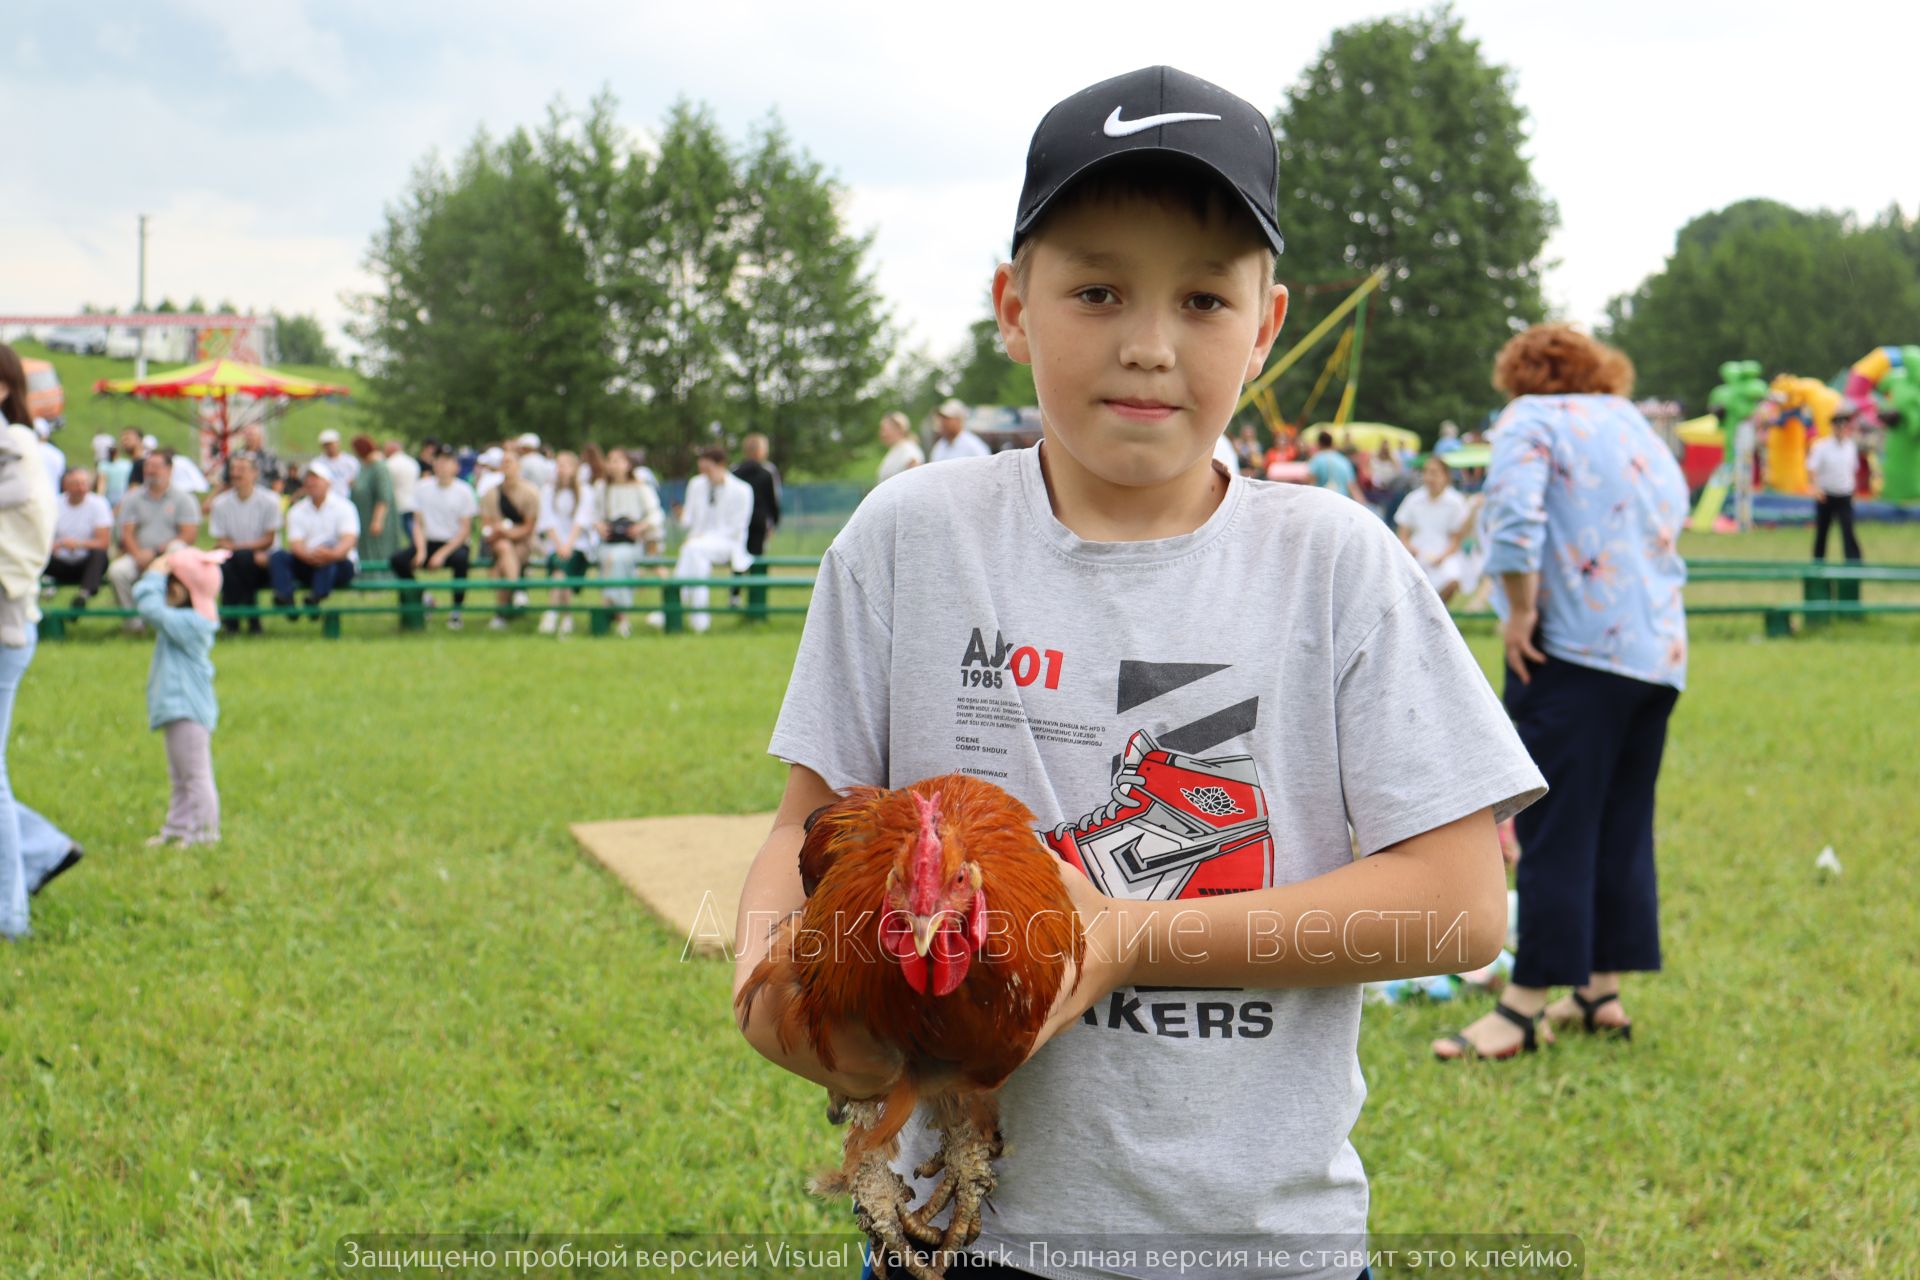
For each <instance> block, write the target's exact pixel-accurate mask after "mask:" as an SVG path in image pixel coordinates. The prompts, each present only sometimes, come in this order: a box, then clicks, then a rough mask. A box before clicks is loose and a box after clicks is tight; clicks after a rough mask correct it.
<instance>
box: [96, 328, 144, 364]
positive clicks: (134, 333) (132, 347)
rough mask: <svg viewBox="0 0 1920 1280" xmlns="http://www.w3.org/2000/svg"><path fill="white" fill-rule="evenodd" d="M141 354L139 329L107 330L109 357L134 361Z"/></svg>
mask: <svg viewBox="0 0 1920 1280" xmlns="http://www.w3.org/2000/svg"><path fill="white" fill-rule="evenodd" d="M139 354H140V331H139V330H138V329H127V328H120V329H109V330H107V355H109V356H111V357H112V358H113V359H115V360H132V359H134V358H135V357H137V356H138V355H139ZM149 354H151V352H149Z"/></svg>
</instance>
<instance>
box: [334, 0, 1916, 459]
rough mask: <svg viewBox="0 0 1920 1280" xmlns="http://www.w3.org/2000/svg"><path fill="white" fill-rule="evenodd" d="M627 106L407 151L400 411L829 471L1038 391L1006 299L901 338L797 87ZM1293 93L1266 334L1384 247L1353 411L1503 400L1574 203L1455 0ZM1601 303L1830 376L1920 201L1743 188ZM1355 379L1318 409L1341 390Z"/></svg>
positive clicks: (1911, 320)
mask: <svg viewBox="0 0 1920 1280" xmlns="http://www.w3.org/2000/svg"><path fill="white" fill-rule="evenodd" d="M615 107H616V103H615V102H614V100H613V99H612V98H611V97H609V96H605V95H603V96H602V97H600V98H598V99H596V100H595V101H594V102H593V103H591V104H590V105H589V107H588V108H587V109H586V110H584V111H570V110H568V109H566V108H564V107H558V108H555V109H554V110H553V111H552V112H551V113H550V114H549V118H548V120H547V121H546V123H545V125H544V126H543V127H542V128H540V129H538V130H532V131H529V130H525V129H521V130H516V131H515V132H513V133H512V134H510V135H508V136H507V137H505V138H503V139H499V140H494V139H490V138H488V137H486V136H485V135H481V136H479V137H476V138H475V139H474V141H473V143H472V144H471V145H470V146H469V147H468V148H467V149H466V151H465V152H463V153H462V154H461V155H460V156H459V157H457V158H456V159H455V160H454V161H453V162H452V163H451V164H443V163H442V162H441V161H440V160H438V159H437V158H435V157H429V158H428V159H427V160H426V161H424V162H423V163H422V164H421V165H420V166H419V168H418V169H417V170H416V172H415V174H414V175H413V178H412V180H411V182H410V183H409V184H408V187H407V189H406V190H405V191H404V192H403V193H402V195H401V197H400V198H399V200H397V201H396V202H395V204H394V205H393V206H392V207H391V208H390V209H389V210H388V212H387V216H386V218H385V221H384V224H383V226H382V228H381V229H380V231H379V232H378V233H377V234H376V235H375V237H374V240H373V243H372V246H371V248H370V250H369V254H368V265H369V268H370V270H371V271H372V272H373V274H374V275H375V277H376V278H377V279H378V281H379V287H378V288H377V289H376V290H374V291H373V292H371V293H369V294H367V295H365V296H363V297H360V298H358V299H357V300H355V303H354V305H355V311H356V315H357V319H356V321H355V323H354V325H353V326H352V327H351V329H350V332H352V333H353V334H354V336H355V337H356V338H357V339H358V340H359V341H360V342H361V343H362V344H363V346H364V348H365V352H366V354H365V357H364V359H363V361H362V367H363V371H365V372H366V373H368V375H369V380H370V390H371V393H372V395H371V398H372V401H373V407H374V410H375V412H377V413H378V414H379V415H380V416H381V417H382V418H383V420H385V421H386V422H387V424H388V425H389V426H391V427H393V428H395V429H398V430H401V431H403V432H405V433H407V434H409V435H412V436H414V437H416V438H417V437H421V436H428V435H439V436H447V437H453V438H459V439H465V440H477V439H481V438H496V437H500V436H505V435H509V434H517V433H518V432H520V431H524V430H533V431H537V432H538V433H539V434H540V435H541V436H542V437H543V438H546V439H551V440H556V441H560V442H563V443H570V442H577V441H580V440H584V439H586V438H588V437H589V436H595V437H598V438H601V439H615V438H618V439H622V440H630V441H635V442H639V443H643V444H647V445H649V446H652V447H654V448H656V449H657V450H659V451H660V454H661V456H662V458H663V459H664V460H665V461H667V462H668V463H669V464H670V465H685V464H686V462H687V460H688V458H689V457H690V455H691V453H692V452H693V451H694V450H695V449H696V448H698V447H699V446H700V445H702V444H705V443H707V442H708V441H710V440H712V439H713V438H714V434H715V431H716V429H718V430H719V431H721V432H723V433H724V434H725V435H726V436H728V437H732V438H737V437H738V436H739V435H741V434H744V433H745V432H748V431H759V432H763V433H764V434H766V435H767V436H769V437H770V438H771V440H772V442H773V447H774V450H775V453H776V456H778V457H779V458H780V459H781V461H782V462H783V464H785V465H788V466H791V467H798V468H801V469H808V468H813V467H818V468H822V469H826V468H830V467H831V466H832V464H833V463H834V461H835V460H837V459H838V458H840V457H842V456H843V455H844V453H845V452H846V448H847V446H848V444H849V443H851V442H853V441H855V440H860V441H864V440H865V439H866V437H867V435H868V434H869V424H870V423H871V421H872V419H873V418H874V417H876V416H877V412H878V410H879V409H880V408H882V407H886V408H892V407H904V408H906V409H907V410H908V411H909V412H910V413H913V414H915V415H918V414H921V413H924V412H925V411H926V410H928V409H930V408H931V407H932V405H933V404H934V403H936V402H937V401H938V400H939V399H941V398H943V397H945V396H948V395H955V396H958V397H959V398H960V399H962V400H964V401H967V402H968V403H970V404H1032V403H1034V390H1033V378H1032V375H1031V372H1030V371H1029V370H1027V369H1025V368H1023V367H1020V366H1017V365H1014V364H1013V363H1012V362H1011V361H1009V360H1008V359H1007V357H1006V355H1005V352H1004V351H1003V350H1002V348H1001V346H1000V342H999V336H998V332H997V329H996V326H995V324H994V322H993V319H992V316H991V312H990V308H985V310H986V312H987V313H986V314H984V315H983V316H982V318H981V319H980V320H978V321H976V323H975V324H974V325H973V326H972V328H971V329H970V331H969V333H968V336H967V340H966V341H965V342H964V343H963V344H961V346H960V347H959V348H958V349H956V350H954V351H952V352H949V353H944V354H936V353H932V352H929V351H927V350H925V349H921V350H916V351H897V350H896V349H895V348H896V340H895V339H896V335H895V333H894V331H893V329H892V327H891V326H890V323H889V318H888V315H887V313H886V310H885V307H884V306H883V304H882V302H881V300H880V298H879V296H878V294H877V292H876V290H875V288H874V285H873V280H872V275H871V271H870V268H869V266H868V261H867V258H868V251H869V247H870V237H864V236H860V235H856V234H854V233H853V232H852V231H851V230H849V228H848V227H847V225H846V222H845V219H844V218H843V216H842V213H841V202H842V195H843V192H842V190H841V188H840V187H839V185H838V184H837V183H836V182H835V181H834V180H833V179H832V178H831V177H830V176H829V175H827V174H826V173H825V172H824V170H823V169H822V167H821V165H820V164H819V162H818V161H816V160H814V159H813V158H812V157H810V156H809V155H808V154H807V153H806V152H805V151H804V150H803V149H801V148H800V147H798V146H797V145H796V144H795V143H794V142H793V140H792V139H791V138H790V137H789V136H788V135H787V133H786V131H785V129H784V128H783V127H782V125H781V123H780V121H779V119H778V117H777V116H769V117H768V118H767V119H766V120H765V121H763V122H762V123H761V124H759V125H757V126H755V127H754V128H753V129H752V130H750V131H749V133H748V135H747V137H746V138H745V139H744V141H743V142H742V143H740V144H739V145H735V144H734V143H732V142H731V141H730V140H729V139H728V138H727V137H726V136H725V135H724V134H723V133H722V131H721V130H720V128H719V127H718V125H717V124H716V122H715V120H714V118H713V116H712V113H711V112H710V111H709V110H708V109H707V108H705V107H702V106H699V105H696V104H693V103H689V102H684V101H683V102H681V103H679V104H677V105H676V106H675V107H674V108H673V109H672V110H671V111H670V112H669V113H668V115H667V118H666V120H665V121H664V122H663V124H662V126H661V127H660V129H659V130H658V132H657V136H656V137H655V138H654V139H653V140H652V141H651V143H650V144H648V145H642V144H641V143H640V142H639V141H638V140H637V139H635V138H632V137H630V136H628V135H627V134H626V133H625V132H624V131H623V130H622V129H621V128H620V127H619V126H618V125H617V124H616V123H615V122H614V118H613V117H614V110H615ZM1272 121H1273V125H1274V132H1275V136H1276V139H1277V141H1278V144H1279V172H1280V183H1281V190H1280V209H1281V221H1282V229H1283V231H1284V232H1285V234H1286V237H1287V252H1286V254H1285V255H1284V256H1283V257H1282V258H1281V260H1280V275H1281V278H1282V279H1283V280H1284V281H1285V282H1286V283H1287V284H1288V285H1289V286H1290V288H1291V289H1292V294H1293V299H1292V309H1291V314H1290V318H1289V320H1288V323H1287V328H1286V332H1285V333H1283V334H1282V335H1281V341H1280V342H1279V343H1278V344H1277V345H1276V349H1275V354H1276V358H1277V357H1278V355H1279V354H1280V353H1281V352H1284V351H1285V350H1286V349H1287V348H1288V347H1289V346H1290V345H1291V343H1292V341H1293V340H1295V339H1296V338H1297V336H1298V335H1301V334H1304V333H1306V332H1307V331H1308V329H1309V328H1311V327H1312V326H1313V325H1314V324H1315V323H1316V322H1317V321H1318V320H1319V319H1320V318H1321V317H1322V316H1324V315H1325V314H1326V313H1327V312H1328V310H1330V309H1331V308H1333V307H1334V306H1336V305H1338V304H1339V302H1340V301H1341V300H1342V298H1343V297H1344V296H1345V294H1346V293H1347V291H1348V289H1349V288H1351V286H1352V285H1354V284H1357V283H1358V282H1359V281H1360V280H1361V279H1362V278H1364V277H1365V276H1366V275H1367V274H1368V273H1369V272H1371V271H1373V270H1374V269H1376V268H1384V269H1385V271H1386V282H1385V284H1384V285H1383V286H1382V287H1381V288H1380V289H1379V291H1378V292H1377V293H1376V294H1375V295H1374V296H1373V297H1372V298H1371V299H1370V301H1369V304H1368V314H1367V327H1366V332H1365V339H1364V343H1363V344H1362V347H1361V350H1360V353H1359V358H1360V380H1359V388H1358V395H1357V400H1356V404H1355V407H1354V414H1353V416H1354V417H1355V418H1356V419H1359V420H1363V421H1365V420H1373V421H1382V422H1389V423H1394V424H1397V425H1402V426H1407V427H1412V428H1414V429H1415V430H1417V431H1420V432H1421V433H1423V434H1424V435H1426V436H1427V437H1428V438H1431V437H1432V435H1433V434H1434V432H1435V431H1436V429H1437V428H1438V425H1439V423H1440V422H1441V421H1442V420H1445V419H1452V420H1454V421H1456V422H1458V423H1459V424H1461V425H1462V426H1463V427H1470V426H1473V425H1475V424H1478V423H1480V422H1481V421H1483V420H1485V419H1486V418H1487V417H1488V416H1489V415H1490V414H1491V413H1492V412H1494V411H1495V410H1497V409H1498V408H1499V405H1500V397H1499V395H1498V393H1497V392H1496V391H1494V389H1493V387H1492V386H1491V382H1490V375H1491V370H1492V365H1493V359H1494V355H1495V353H1496V352H1497V351H1498V350H1499V348H1500V346H1501V344H1502V343H1504V342H1505V341H1506V339H1507V338H1508V337H1509V336H1511V335H1512V334H1513V333H1515V332H1517V331H1519V330H1520V329H1523V328H1525V327H1526V326H1528V325H1530V324H1534V323H1537V322H1539V321H1541V320H1543V319H1545V318H1547V308H1546V304H1545V301H1544V299H1543V296H1542V291H1541V280H1542V275H1543V273H1544V271H1545V269H1546V266H1547V265H1548V264H1547V262H1546V259H1545V257H1544V255H1545V251H1546V243H1547V239H1548V237H1549V236H1550V235H1551V233H1552V231H1553V230H1554V228H1555V226H1556V225H1557V223H1558V211H1557V209H1556V207H1555V205H1554V203H1553V201H1552V199H1551V198H1550V197H1549V196H1548V195H1547V193H1546V192H1544V191H1543V190H1542V189H1541V187H1540V185H1539V184H1538V182H1537V181H1536V180H1535V178H1534V176H1533V171H1532V165H1531V161H1530V159H1529V157H1528V155H1527V147H1528V142H1529V137H1528V118H1527V113H1526V111H1525V110H1524V108H1523V107H1522V106H1521V105H1520V104H1519V103H1518V101H1517V100H1516V96H1515V92H1514V83H1513V76H1512V74H1511V72H1510V71H1508V70H1507V69H1506V68H1503V67H1500V66H1498V65H1495V64H1494V63H1492V62H1490V61H1489V60H1488V59H1487V57H1486V56H1485V54H1484V52H1483V51H1482V49H1481V48H1480V45H1479V43H1478V42H1477V41H1475V40H1473V39H1472V38H1471V37H1469V36H1468V35H1467V34H1466V32H1465V29H1464V26H1463V23H1462V20H1461V19H1460V18H1459V17H1458V15H1457V14H1455V13H1454V11H1453V10H1452V9H1451V7H1449V6H1444V5H1443V6H1441V7H1439V8H1436V9H1433V10H1430V11H1427V12H1424V13H1416V14H1412V15H1408V16H1401V17H1394V18H1386V19H1380V20H1374V21H1366V22H1360V23H1355V24H1352V25H1350V26H1347V27H1343V28H1341V29H1339V30H1337V31H1335V32H1334V33H1333V35H1332V36H1331V37H1330V38H1329V40H1328V42H1327V44H1326V45H1325V46H1324V47H1323V49H1322V50H1321V51H1320V52H1319V54H1318V55H1317V56H1316V57H1315V58H1314V60H1313V61H1312V62H1311V63H1309V64H1308V66H1306V67H1305V68H1304V69H1303V70H1302V72H1301V73H1300V75H1299V77H1298V78H1297V79H1296V80H1295V82H1294V83H1293V84H1292V85H1291V86H1289V87H1287V88H1286V89H1285V90H1284V91H1283V92H1282V94H1281V95H1280V105H1279V106H1278V108H1277V109H1276V110H1275V112H1274V114H1273V117H1272ZM1627 176H1628V177H1629V179H1630V178H1631V172H1630V170H1629V171H1628V173H1627ZM982 289H983V299H984V289H985V282H984V281H983V282H982ZM1600 328H1601V332H1602V335H1603V336H1605V337H1608V338H1610V339H1611V340H1612V341H1615V342H1617V343H1618V344H1620V345H1621V346H1622V347H1623V348H1624V349H1625V350H1626V351H1627V353H1628V354H1629V355H1631V356H1632V357H1633V358H1634V361H1635V363H1636V366H1637V367H1638V370H1639V374H1640V379H1639V390H1640V391H1641V392H1642V393H1644V394H1649V395H1656V396H1660V397H1663V398H1673V399H1678V400H1680V401H1682V402H1683V403H1685V404H1687V405H1689V406H1695V407H1697V406H1699V405H1700V404H1702V403H1703V402H1704V399H1705V396H1706V394H1707V392H1708V390H1709V389H1710V388H1711V387H1712V386H1713V385H1714V383H1715V382H1716V381H1717V370H1718V366H1719V364H1720V363H1721V362H1722V361H1724V360H1729V359H1735V358H1743V359H1757V360H1760V361H1761V362H1762V363H1763V364H1765V365H1766V366H1767V368H1768V369H1769V370H1770V371H1772V370H1776V369H1792V370H1795V371H1798V372H1805V373H1812V374H1816V375H1819V376H1823V377H1824V376H1828V375H1829V374H1831V373H1832V372H1833V371H1834V370H1835V369H1837V368H1839V367H1842V366H1844V365H1845V364H1846V363H1849V362H1851V361H1852V360H1854V359H1857V358H1858V357H1859V356H1860V355H1861V354H1864V353H1865V351H1867V350H1868V349H1869V348H1871V347H1872V346H1875V345H1879V344H1883V343H1888V342H1909V341H1912V340H1914V339H1915V338H1916V336H1920V226H1916V223H1915V221H1914V220H1913V219H1911V218H1908V217H1906V216H1904V215H1903V214H1902V213H1901V212H1900V210H1899V209H1897V208H1895V209H1892V210H1889V211H1888V212H1887V213H1885V214H1883V215H1881V216H1880V217H1879V218H1877V219H1874V220H1872V221H1871V222H1866V223H1861V222H1859V221H1858V220H1857V219H1854V218H1852V217H1851V216H1848V215H1841V214H1835V213H1828V212H1824V211H1814V212H1807V211H1801V210H1795V209H1792V208H1789V207H1787V206H1785V205H1781V204H1777V203H1774V202H1771V201H1759V200H1755V201H1744V202H1741V203H1738V204H1735V205H1733V206H1730V207H1729V208H1727V209H1724V210H1720V211H1718V212H1714V213H1709V214H1706V215H1703V216H1702V217H1700V218H1696V219H1695V220H1694V221H1692V222H1690V223H1689V224H1688V225H1687V226H1686V227H1684V228H1682V229H1681V231H1680V232H1679V235H1678V238H1677V240H1676V244H1675V248H1674V253H1673V255H1672V257H1671V258H1670V259H1669V260H1668V262H1667V264H1666V266H1665V267H1664V268H1663V269H1662V270H1661V271H1659V272H1657V273H1655V274H1654V275H1652V276H1650V277H1648V278H1647V279H1646V280H1645V281H1643V282H1641V284H1640V285H1639V286H1638V287H1637V288H1635V289H1634V290H1632V291H1631V292H1629V293H1627V294H1624V295H1622V296H1620V297H1618V298H1616V299H1614V300H1613V302H1612V303H1611V305H1610V306H1609V308H1608V314H1607V319H1606V321H1605V322H1604V323H1603V324H1602V325H1601V326H1600ZM1333 342H1334V340H1333V338H1332V337H1329V338H1328V339H1327V340H1326V342H1325V343H1324V344H1323V345H1322V346H1321V347H1320V348H1319V349H1318V350H1316V351H1315V352H1313V353H1311V354H1309V355H1308V356H1307V357H1306V358H1305V359H1304V360H1302V361H1301V362H1300V363H1299V364H1297V365H1295V366H1294V367H1293V368H1292V369H1291V370H1290V371H1289V372H1288V373H1287V374H1286V375H1285V376H1284V377H1282V378H1281V379H1280V380H1279V381H1278V382H1277V383H1276V384H1275V386H1274V392H1275V395H1276V398H1277V400H1278V403H1279V407H1280V409H1281V411H1282V412H1283V413H1284V414H1285V415H1287V416H1289V417H1295V416H1298V415H1300V414H1301V413H1303V411H1304V410H1305V408H1306V402H1307V399H1308V393H1309V389H1310V388H1311V387H1312V386H1313V384H1314V382H1315V380H1316V379H1317V378H1318V376H1319V374H1320V372H1321V368H1322V365H1323V363H1324V361H1325V360H1326V358H1327V356H1328V355H1329V354H1330V353H1331V351H1332V349H1333ZM1338 387H1339V384H1338V382H1337V381H1336V383H1335V384H1334V387H1333V390H1332V391H1331V392H1329V393H1328V394H1325V395H1324V396H1323V397H1322V398H1321V400H1320V401H1319V402H1318V403H1317V405H1316V406H1315V408H1314V411H1313V413H1312V414H1311V420H1320V419H1323V418H1327V417H1331V416H1332V413H1333V409H1334V405H1335V403H1336V400H1337V393H1338Z"/></svg>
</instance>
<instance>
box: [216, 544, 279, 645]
mask: <svg viewBox="0 0 1920 1280" xmlns="http://www.w3.org/2000/svg"><path fill="white" fill-rule="evenodd" d="M269 585H270V584H269V582H268V580H267V567H266V566H265V565H263V564H255V563H254V562H253V552H251V551H236V552H234V553H233V554H232V555H230V556H228V557H227V560H226V563H225V564H223V565H221V566H220V603H221V604H223V605H232V606H234V607H235V608H242V609H251V608H252V607H253V606H255V605H257V604H259V603H260V593H261V592H262V591H264V590H266V589H267V587H268V586H269ZM220 621H221V623H222V624H223V625H224V626H225V627H226V629H227V630H229V631H238V630H239V629H240V619H238V618H222V619H221V620H220ZM260 629H261V628H260V619H258V618H248V619H247V630H249V631H258V630H260Z"/></svg>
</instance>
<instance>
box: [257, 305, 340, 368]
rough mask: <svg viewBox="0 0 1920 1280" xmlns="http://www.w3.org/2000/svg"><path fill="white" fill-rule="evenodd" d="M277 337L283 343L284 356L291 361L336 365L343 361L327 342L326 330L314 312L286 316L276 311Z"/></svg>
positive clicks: (288, 361)
mask: <svg viewBox="0 0 1920 1280" xmlns="http://www.w3.org/2000/svg"><path fill="white" fill-rule="evenodd" d="M273 334H274V339H275V341H277V342H278V343H279V346H280V359H281V360H282V361H283V362H285V363H287V364H319V365H332V364H337V363H338V362H339V360H338V357H336V356H335V355H334V353H333V348H332V347H330V346H328V345H327V333H326V330H324V329H322V328H321V327H320V321H319V320H318V319H317V318H315V317H314V316H311V315H304V316H283V315H281V314H280V313H279V312H278V311H276V312H274V313H273Z"/></svg>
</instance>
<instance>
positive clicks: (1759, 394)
mask: <svg viewBox="0 0 1920 1280" xmlns="http://www.w3.org/2000/svg"><path fill="white" fill-rule="evenodd" d="M1766 398H1767V380H1766V379H1765V378H1763V377H1761V376H1760V362H1759V361H1758V360H1729V361H1727V362H1726V363H1725V364H1723V365H1721V366H1720V385H1719V386H1717V387H1715V388H1714V389H1713V390H1712V392H1710V393H1709V394H1708V396H1707V411H1708V412H1709V413H1711V414H1713V416H1714V417H1716V418H1718V419H1720V425H1721V426H1722V427H1725V428H1726V430H1727V433H1728V434H1727V438H1728V439H1729V440H1731V439H1732V438H1733V434H1732V433H1733V431H1734V430H1735V428H1737V427H1738V426H1739V425H1740V424H1741V423H1742V422H1745V421H1746V420H1747V419H1748V418H1751V417H1752V416H1753V411H1754V410H1755V409H1757V408H1759V407H1760V402H1761V401H1762V400H1765V399H1766Z"/></svg>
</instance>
